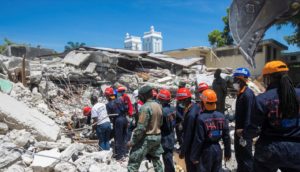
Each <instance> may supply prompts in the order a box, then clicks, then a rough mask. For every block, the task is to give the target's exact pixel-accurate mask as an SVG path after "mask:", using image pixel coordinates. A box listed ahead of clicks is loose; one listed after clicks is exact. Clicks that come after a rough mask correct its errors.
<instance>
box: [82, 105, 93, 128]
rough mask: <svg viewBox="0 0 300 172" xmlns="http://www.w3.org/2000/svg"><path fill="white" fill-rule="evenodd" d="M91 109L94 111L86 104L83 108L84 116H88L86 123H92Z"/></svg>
mask: <svg viewBox="0 0 300 172" xmlns="http://www.w3.org/2000/svg"><path fill="white" fill-rule="evenodd" d="M91 111H92V108H91V107H89V106H85V107H84V108H83V116H85V117H86V124H88V125H90V124H91Z"/></svg>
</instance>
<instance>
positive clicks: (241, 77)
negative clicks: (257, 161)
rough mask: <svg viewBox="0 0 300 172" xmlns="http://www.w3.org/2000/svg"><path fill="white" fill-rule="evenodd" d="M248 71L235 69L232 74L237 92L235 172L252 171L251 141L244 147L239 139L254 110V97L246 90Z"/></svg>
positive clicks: (248, 89)
mask: <svg viewBox="0 0 300 172" xmlns="http://www.w3.org/2000/svg"><path fill="white" fill-rule="evenodd" d="M249 77H250V71H249V70H248V69H247V68H237V69H236V70H235V71H234V73H233V87H234V89H235V90H236V91H237V93H238V95H237V99H236V105H235V107H236V110H235V134H234V150H235V157H236V161H237V172H247V171H251V170H252V166H253V154H252V139H248V140H247V142H248V143H249V144H247V145H246V146H244V145H243V142H244V141H245V140H244V138H243V137H241V133H242V132H243V130H244V129H245V128H246V127H247V126H248V125H249V123H250V119H251V115H252V114H253V111H254V109H255V95H254V93H253V91H252V90H251V89H250V88H248V86H247V82H248V78H249Z"/></svg>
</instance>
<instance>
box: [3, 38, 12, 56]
mask: <svg viewBox="0 0 300 172" xmlns="http://www.w3.org/2000/svg"><path fill="white" fill-rule="evenodd" d="M9 45H15V43H14V42H12V41H10V40H9V39H7V38H4V40H3V44H2V45H0V54H2V53H4V51H5V50H6V47H7V46H9Z"/></svg>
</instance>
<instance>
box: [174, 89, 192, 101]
mask: <svg viewBox="0 0 300 172" xmlns="http://www.w3.org/2000/svg"><path fill="white" fill-rule="evenodd" d="M191 97H192V93H191V91H190V90H189V89H188V88H179V89H178V90H177V94H176V98H177V100H184V99H187V98H191Z"/></svg>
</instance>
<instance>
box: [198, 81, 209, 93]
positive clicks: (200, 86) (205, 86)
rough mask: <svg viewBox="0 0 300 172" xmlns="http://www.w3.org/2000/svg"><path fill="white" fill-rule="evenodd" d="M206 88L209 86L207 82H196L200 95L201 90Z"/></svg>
mask: <svg viewBox="0 0 300 172" xmlns="http://www.w3.org/2000/svg"><path fill="white" fill-rule="evenodd" d="M207 89H209V86H208V85H207V83H205V82H200V83H199V84H198V92H199V93H200V96H201V94H202V92H203V91H205V90H207Z"/></svg>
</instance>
